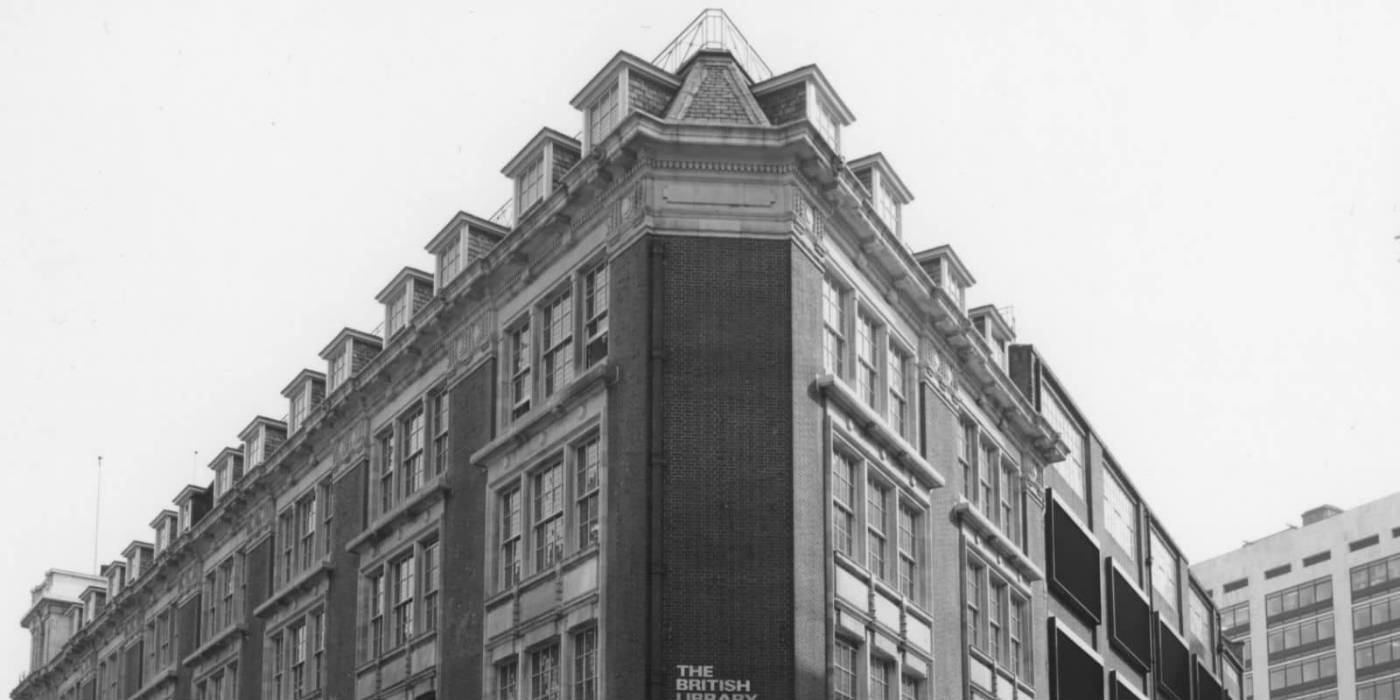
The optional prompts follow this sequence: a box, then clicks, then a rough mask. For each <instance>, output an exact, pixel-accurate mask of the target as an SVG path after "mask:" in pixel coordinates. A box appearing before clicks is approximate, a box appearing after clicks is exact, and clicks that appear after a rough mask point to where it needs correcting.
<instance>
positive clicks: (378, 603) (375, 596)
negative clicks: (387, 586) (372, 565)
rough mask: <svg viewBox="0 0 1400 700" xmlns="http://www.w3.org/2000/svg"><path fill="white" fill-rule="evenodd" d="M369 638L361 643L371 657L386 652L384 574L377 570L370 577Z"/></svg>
mask: <svg viewBox="0 0 1400 700" xmlns="http://www.w3.org/2000/svg"><path fill="white" fill-rule="evenodd" d="M368 598H369V601H368V602H369V605H368V607H369V629H368V630H367V633H368V635H369V639H368V640H366V643H365V644H363V645H361V648H362V649H364V650H365V651H366V652H367V653H368V654H369V656H370V657H372V658H378V657H379V655H380V654H381V653H383V652H384V574H382V573H380V572H375V573H374V574H372V575H371V576H370V577H369V589H368Z"/></svg>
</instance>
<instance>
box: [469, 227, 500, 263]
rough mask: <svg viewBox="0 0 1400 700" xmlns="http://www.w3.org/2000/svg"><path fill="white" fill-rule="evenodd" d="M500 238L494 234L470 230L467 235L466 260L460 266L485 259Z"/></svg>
mask: <svg viewBox="0 0 1400 700" xmlns="http://www.w3.org/2000/svg"><path fill="white" fill-rule="evenodd" d="M500 240H501V239H500V237H499V236H497V235H496V234H494V233H487V232H485V231H482V230H480V229H471V233H469V234H468V235H467V259H466V260H464V261H463V262H462V264H463V265H464V266H465V265H470V264H471V263H473V262H475V261H477V260H480V259H482V258H484V257H486V254H487V253H488V252H490V250H491V249H492V248H493V247H495V245H496V244H497V243H498V242H500Z"/></svg>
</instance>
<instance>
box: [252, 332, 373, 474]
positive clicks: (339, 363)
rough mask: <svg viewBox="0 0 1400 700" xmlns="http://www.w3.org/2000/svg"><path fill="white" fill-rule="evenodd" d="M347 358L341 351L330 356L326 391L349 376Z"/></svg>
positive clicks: (337, 387)
mask: <svg viewBox="0 0 1400 700" xmlns="http://www.w3.org/2000/svg"><path fill="white" fill-rule="evenodd" d="M348 360H349V353H346V352H343V351H342V352H341V353H340V354H339V355H336V356H335V357H332V358H331V378H330V387H328V388H327V391H335V390H336V389H339V388H340V386H341V385H342V384H344V383H345V380H346V379H349V378H350V363H349V362H348ZM249 464H250V465H251V464H252V463H251V462H249Z"/></svg>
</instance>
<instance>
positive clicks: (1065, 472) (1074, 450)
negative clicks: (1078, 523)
mask: <svg viewBox="0 0 1400 700" xmlns="http://www.w3.org/2000/svg"><path fill="white" fill-rule="evenodd" d="M1040 397H1041V401H1040V412H1041V414H1042V415H1044V416H1045V420H1046V421H1048V422H1049V423H1050V427H1052V428H1054V429H1055V432H1057V433H1059V434H1060V439H1062V440H1064V441H1065V444H1066V445H1068V446H1069V457H1068V458H1066V459H1063V460H1061V461H1059V462H1056V463H1055V471H1057V472H1059V473H1060V477H1061V478H1063V479H1064V480H1065V482H1066V483H1068V484H1069V487H1070V489H1071V490H1073V491H1074V493H1075V494H1076V495H1077V496H1079V497H1080V498H1084V477H1085V475H1084V462H1085V459H1084V450H1085V445H1084V431H1083V430H1081V429H1080V428H1079V423H1077V422H1076V421H1075V420H1074V419H1073V418H1071V417H1070V415H1069V411H1068V410H1067V409H1065V407H1064V404H1062V403H1061V402H1060V398H1059V397H1058V396H1056V395H1055V393H1054V392H1053V391H1052V390H1051V389H1050V387H1049V385H1042V388H1041V392H1040Z"/></svg>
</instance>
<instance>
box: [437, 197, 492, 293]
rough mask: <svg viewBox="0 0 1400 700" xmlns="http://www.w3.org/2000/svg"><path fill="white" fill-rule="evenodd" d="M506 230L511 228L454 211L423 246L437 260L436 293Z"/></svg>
mask: <svg viewBox="0 0 1400 700" xmlns="http://www.w3.org/2000/svg"><path fill="white" fill-rule="evenodd" d="M508 233H510V230H509V229H506V228H503V227H501V226H500V225H499V224H496V223H494V222H491V221H487V220H485V219H482V218H481V217H478V216H473V215H471V214H468V213H466V212H457V214H456V215H454V216H453V217H452V219H451V220H450V221H448V222H447V225H446V226H444V227H442V230H441V231H439V232H438V234H437V235H436V236H433V240H431V241H429V242H428V245H427V246H426V247H427V251H428V252H429V253H430V254H432V255H433V257H434V258H436V259H437V286H436V291H437V293H439V294H441V293H442V290H444V289H446V288H447V285H449V284H451V283H452V280H454V279H456V278H457V275H459V274H461V273H462V271H463V270H466V269H467V268H468V267H470V266H471V264H472V263H474V262H476V261H477V260H480V259H481V258H482V257H483V256H485V255H486V253H487V252H488V251H490V250H491V248H492V246H494V245H496V243H498V242H500V240H501V239H502V238H505V237H506V234H508ZM427 281H428V283H429V284H432V282H433V280H432V279H428V280H427Z"/></svg>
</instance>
